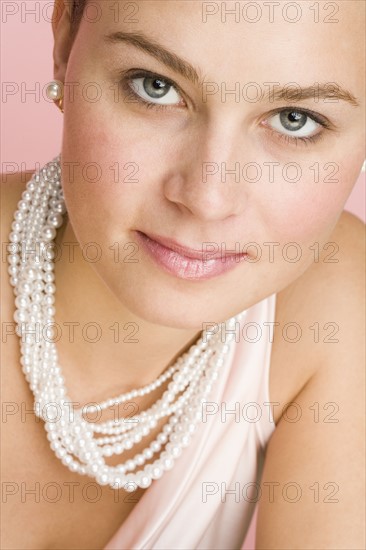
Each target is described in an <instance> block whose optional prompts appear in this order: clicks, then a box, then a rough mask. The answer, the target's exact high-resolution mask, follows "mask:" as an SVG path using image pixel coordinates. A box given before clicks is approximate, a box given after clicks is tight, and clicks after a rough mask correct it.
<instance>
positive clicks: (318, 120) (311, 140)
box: [120, 71, 330, 146]
mask: <svg viewBox="0 0 366 550" xmlns="http://www.w3.org/2000/svg"><path fill="white" fill-rule="evenodd" d="M136 78H157V79H160V80H164V82H165V83H166V84H168V85H169V86H171V87H172V88H174V89H175V91H176V92H178V93H179V94H180V95H182V92H181V91H180V89H179V88H178V87H177V86H176V85H175V84H174V83H173V82H172V81H171V80H169V79H168V78H165V77H163V76H160V75H158V74H156V73H150V72H145V71H139V72H136V73H133V74H130V76H128V77H123V78H122V79H121V81H120V83H121V85H125V84H128V86H129V92H130V93H131V94H132V95H133V96H134V98H135V99H136V101H137V102H138V103H139V104H140V105H141V106H143V107H145V108H146V109H154V110H156V111H160V110H164V111H167V110H170V109H171V108H172V107H176V105H164V104H159V103H153V102H150V101H146V100H145V99H142V98H141V97H140V96H139V95H138V94H137V93H135V91H134V90H133V88H132V87H131V86H130V83H131V82H132V81H133V80H135V79H136ZM283 111H289V112H290V111H295V112H296V113H299V114H304V115H306V116H308V117H309V118H311V119H312V120H314V121H315V122H316V123H317V124H320V126H322V127H323V128H324V129H330V124H329V123H328V122H327V120H326V119H325V118H322V117H320V115H318V114H317V113H314V112H313V111H310V110H308V109H298V108H297V107H292V106H289V107H286V108H284V109H277V110H276V111H272V113H270V115H271V116H274V115H276V114H279V113H281V112H283ZM266 127H267V126H266ZM268 129H269V131H270V132H271V135H273V136H274V137H275V138H276V139H278V140H280V141H285V142H286V143H288V144H295V145H298V144H299V143H301V144H303V145H305V146H307V145H309V144H311V143H317V142H319V141H321V140H322V139H323V138H324V131H322V132H319V133H318V134H315V135H313V136H308V137H296V136H294V137H291V136H289V135H287V134H281V133H279V132H276V130H273V129H272V128H269V127H268Z"/></svg>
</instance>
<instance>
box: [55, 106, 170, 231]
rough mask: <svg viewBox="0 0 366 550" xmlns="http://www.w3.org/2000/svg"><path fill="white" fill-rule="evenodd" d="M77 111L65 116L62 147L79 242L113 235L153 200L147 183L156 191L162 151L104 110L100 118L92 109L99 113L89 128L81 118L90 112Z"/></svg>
mask: <svg viewBox="0 0 366 550" xmlns="http://www.w3.org/2000/svg"><path fill="white" fill-rule="evenodd" d="M86 110H87V111H88V110H89V109H86ZM75 111H77V113H76V112H75V115H74V116H73V113H72V112H71V111H70V117H69V118H68V119H67V120H65V130H64V139H63V148H62V163H63V165H62V173H63V177H62V183H63V189H64V195H65V201H66V205H67V209H68V212H69V217H70V219H71V221H72V224H73V228H74V231H75V234H76V235H77V238H78V240H79V241H80V242H85V241H86V240H88V239H89V238H90V236H91V234H92V235H93V236H98V235H99V236H100V237H101V238H103V234H104V235H105V237H108V238H109V237H110V238H113V235H112V233H118V231H119V230H120V231H123V228H128V227H132V226H133V224H134V222H135V218H136V214H137V212H138V211H139V210H140V207H141V205H143V204H145V203H146V200H147V199H148V198H150V199H151V195H152V193H151V194H150V193H149V194H148V193H147V187H149V188H150V191H152V186H151V185H149V182H151V181H152V174H153V173H154V171H155V170H154V162H155V163H156V159H157V158H158V154H159V153H158V151H156V150H155V149H156V148H154V146H153V144H152V142H151V140H149V139H146V138H141V135H140V136H137V135H134V134H133V126H132V131H130V128H129V126H130V127H131V125H128V124H125V126H124V127H120V128H118V132H117V131H116V130H115V129H114V128H113V125H110V126H109V125H107V124H106V117H105V115H104V117H102V116H100V117H99V118H100V120H98V117H97V116H96V113H90V118H91V117H94V118H93V119H92V120H93V123H92V127H88V125H83V124H82V123H81V122H82V119H85V118H86V119H87V118H88V116H85V114H86V113H82V112H81V111H80V110H78V109H77V108H76V109H75ZM135 126H136V125H135ZM160 147H161V144H160ZM154 187H155V186H154Z"/></svg>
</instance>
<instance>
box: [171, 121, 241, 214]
mask: <svg viewBox="0 0 366 550" xmlns="http://www.w3.org/2000/svg"><path fill="white" fill-rule="evenodd" d="M203 133H204V134H205V135H204V136H203V135H202V134H203ZM242 148H243V144H242V141H241V138H240V135H239V132H238V130H235V129H234V128H233V126H232V125H230V126H228V125H227V124H226V125H225V124H224V123H223V122H222V121H221V124H220V123H219V121H217V123H216V124H215V125H213V124H212V125H211V127H208V128H207V127H206V131H204V130H202V127H201V128H200V129H197V132H196V133H193V136H192V134H191V136H190V139H189V141H188V140H187V143H184V144H182V146H181V147H180V148H179V161H178V162H177V163H174V168H173V169H172V170H171V171H170V173H169V176H168V177H167V178H166V180H165V182H164V194H165V197H166V198H167V199H168V200H169V201H170V202H173V203H175V205H176V207H178V208H179V210H181V212H182V213H187V212H189V213H191V215H192V216H194V217H195V218H197V219H199V220H201V221H206V222H209V221H219V220H224V219H226V218H228V217H231V216H235V215H236V216H237V215H240V214H241V213H242V212H243V210H245V208H246V204H247V188H246V186H245V182H243V177H242V173H241V167H242V162H241V158H240V157H242V156H243V155H242V153H241V155H240V154H239V150H241V151H242Z"/></svg>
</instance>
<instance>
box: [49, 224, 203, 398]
mask: <svg viewBox="0 0 366 550" xmlns="http://www.w3.org/2000/svg"><path fill="white" fill-rule="evenodd" d="M56 243H57V244H58V245H60V247H61V250H62V254H61V257H60V260H59V261H56V262H55V284H56V288H57V291H56V296H55V300H56V301H55V308H56V314H55V323H57V326H58V329H59V334H60V335H61V336H60V339H59V340H57V341H56V348H57V352H58V356H59V363H60V365H61V367H62V371H63V374H64V376H65V380H66V386H67V388H68V390H69V395H70V396H71V397H75V398H77V400H78V401H79V402H81V403H83V402H90V401H93V400H94V401H100V400H102V399H105V398H106V397H113V396H115V395H118V394H120V393H124V392H127V391H129V390H131V389H134V388H140V387H142V386H144V385H145V384H148V383H150V382H152V381H153V380H154V379H155V378H157V377H158V376H159V375H160V374H161V373H162V372H163V371H164V370H165V369H166V368H167V367H168V366H170V365H172V364H174V362H175V361H176V359H177V358H178V357H179V356H180V355H181V354H182V353H183V352H184V351H186V350H187V349H188V348H189V347H190V346H191V345H192V344H193V343H194V342H195V341H196V340H197V338H198V337H199V336H200V334H201V331H197V330H192V329H191V330H183V329H177V328H171V327H166V326H161V325H157V324H153V323H149V322H147V321H145V320H144V319H142V318H140V317H138V316H136V315H135V314H134V313H132V312H131V311H129V310H128V309H127V308H126V307H125V306H124V305H123V304H122V303H121V302H120V301H119V300H118V298H117V297H116V296H115V295H114V294H113V293H112V291H111V290H110V289H109V288H108V287H107V285H106V284H105V283H104V282H103V280H102V279H101V278H100V277H99V275H98V273H97V272H96V271H95V269H94V268H93V264H92V263H90V262H88V261H85V259H84V258H83V256H82V251H81V248H80V246H79V244H78V241H77V239H76V237H75V234H74V232H73V229H72V226H71V223H70V221H69V220H68V217H67V216H65V222H64V225H63V226H62V227H61V228H60V229H59V230H58V233H57V237H56ZM65 243H68V246H67V247H66V246H65ZM70 243H71V244H70ZM71 245H75V246H71ZM72 248H73V250H74V261H73V262H71V261H69V254H68V252H69V250H71V249H72ZM73 332H74V334H73Z"/></svg>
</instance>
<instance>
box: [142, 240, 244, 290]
mask: <svg viewBox="0 0 366 550" xmlns="http://www.w3.org/2000/svg"><path fill="white" fill-rule="evenodd" d="M134 233H135V234H136V238H137V239H136V240H137V241H138V243H139V244H141V246H142V248H143V250H144V251H145V252H147V254H148V255H149V257H150V258H152V259H153V260H154V262H155V263H156V264H158V265H159V266H160V267H161V268H163V269H164V270H165V271H168V272H169V273H170V274H172V275H174V276H176V277H178V278H182V279H191V280H192V279H193V280H194V279H196V280H197V279H208V278H212V277H216V276H218V275H221V274H223V273H226V272H227V271H229V270H232V269H234V268H235V267H236V266H237V265H239V263H240V262H242V261H243V260H245V259H246V258H247V257H248V254H247V253H246V252H240V251H239V250H238V247H237V246H236V247H235V251H233V250H231V249H230V248H229V249H228V250H226V248H225V247H223V246H222V244H221V245H219V244H218V243H214V242H204V243H202V245H201V249H198V248H191V247H188V246H184V245H182V244H180V243H178V242H177V241H174V240H173V239H170V238H167V237H162V236H160V235H155V234H152V233H149V234H146V233H143V232H142V231H134Z"/></svg>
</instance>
